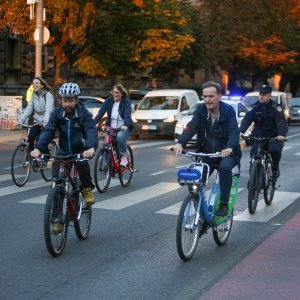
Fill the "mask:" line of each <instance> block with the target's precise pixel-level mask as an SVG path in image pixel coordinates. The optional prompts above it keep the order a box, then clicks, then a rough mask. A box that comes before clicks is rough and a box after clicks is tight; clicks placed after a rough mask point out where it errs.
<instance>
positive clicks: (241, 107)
mask: <svg viewBox="0 0 300 300" xmlns="http://www.w3.org/2000/svg"><path fill="white" fill-rule="evenodd" d="M222 101H223V102H225V103H227V104H229V105H231V106H232V107H233V109H234V111H235V114H236V120H237V122H238V126H239V127H240V126H241V123H242V120H243V118H244V116H245V115H246V113H247V112H248V111H249V109H248V108H247V106H246V105H245V104H244V103H243V102H242V101H233V100H222ZM198 105H201V102H200V103H196V105H194V106H193V107H192V108H191V109H190V110H189V111H188V112H187V114H186V115H185V116H183V117H182V118H181V119H180V120H178V122H177V124H176V127H175V133H174V138H175V142H177V141H178V137H179V136H180V135H181V134H182V132H183V129H184V128H186V125H187V124H188V123H189V122H190V121H191V119H192V117H193V115H194V112H195V110H196V109H197V107H198ZM252 130H253V124H252V125H251V126H250V127H249V128H248V130H247V131H246V132H245V135H250V134H251V132H252ZM196 138H197V135H196V134H195V135H194V136H193V137H192V139H191V140H190V143H191V144H194V143H195V142H196Z"/></svg>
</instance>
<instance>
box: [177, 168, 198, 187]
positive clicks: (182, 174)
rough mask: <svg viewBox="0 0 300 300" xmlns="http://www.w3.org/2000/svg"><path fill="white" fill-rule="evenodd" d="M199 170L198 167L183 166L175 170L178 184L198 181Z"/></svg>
mask: <svg viewBox="0 0 300 300" xmlns="http://www.w3.org/2000/svg"><path fill="white" fill-rule="evenodd" d="M201 175H202V174H201V172H200V170H198V169H195V168H194V169H189V168H183V169H180V170H179V171H178V172H177V176H178V182H179V184H180V185H185V184H189V183H198V182H199V181H200V179H201Z"/></svg>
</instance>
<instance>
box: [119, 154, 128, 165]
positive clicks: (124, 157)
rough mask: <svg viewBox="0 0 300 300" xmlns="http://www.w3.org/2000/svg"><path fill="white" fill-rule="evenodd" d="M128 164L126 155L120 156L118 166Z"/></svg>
mask: <svg viewBox="0 0 300 300" xmlns="http://www.w3.org/2000/svg"><path fill="white" fill-rule="evenodd" d="M127 165H128V159H127V157H126V156H122V159H121V162H120V166H122V167H126V166H127Z"/></svg>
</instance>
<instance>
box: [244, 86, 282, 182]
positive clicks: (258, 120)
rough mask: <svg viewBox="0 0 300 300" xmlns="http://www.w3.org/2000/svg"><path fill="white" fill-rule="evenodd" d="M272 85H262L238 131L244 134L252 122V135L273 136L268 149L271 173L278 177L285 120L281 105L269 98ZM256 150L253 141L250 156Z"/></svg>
mask: <svg viewBox="0 0 300 300" xmlns="http://www.w3.org/2000/svg"><path fill="white" fill-rule="evenodd" d="M271 92H272V87H270V86H269V85H263V86H262V87H261V88H260V90H259V101H257V102H256V103H255V104H254V105H253V109H252V110H251V111H249V112H247V114H246V116H245V117H244V119H243V121H242V124H241V127H240V132H241V134H244V133H245V131H246V130H247V129H248V127H249V126H250V125H251V123H252V122H254V129H253V131H252V135H253V136H255V137H265V138H271V137H275V138H276V141H274V142H270V143H269V145H268V151H269V153H270V155H271V156H272V160H273V166H272V168H273V174H274V176H275V177H279V174H280V173H279V161H280V158H281V152H282V148H283V140H284V139H285V135H286V128H287V127H286V121H285V118H284V115H283V113H282V107H281V106H280V105H279V104H277V103H276V102H275V101H272V100H271ZM256 152H257V144H256V143H255V144H254V145H253V146H252V149H251V153H250V155H251V157H252V156H253V155H254V153H256Z"/></svg>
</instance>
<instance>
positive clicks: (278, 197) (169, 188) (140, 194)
mask: <svg viewBox="0 0 300 300" xmlns="http://www.w3.org/2000/svg"><path fill="white" fill-rule="evenodd" d="M131 144H132V148H133V149H137V148H144V147H153V146H157V147H158V148H162V149H168V148H169V147H170V144H171V142H165V141H162V142H150V143H139V141H138V142H135V143H134V144H133V143H132V142H131ZM167 144H169V146H167ZM139 146H140V147H139ZM294 146H295V145H289V146H286V147H285V148H284V150H285V151H287V150H289V149H291V148H292V147H294ZM297 146H298V145H297ZM294 155H300V152H299V153H298V152H297V153H294ZM181 167H184V166H174V173H175V172H176V169H178V168H181ZM5 170H7V174H3V175H0V182H1V181H8V180H11V175H10V174H9V168H5ZM166 172H170V170H168V171H166V170H158V171H157V172H155V173H151V174H148V176H159V175H161V174H164V173H166ZM115 186H120V182H119V180H118V179H117V178H112V180H111V183H110V189H111V188H113V187H115ZM41 187H45V181H44V180H42V179H38V180H32V181H30V180H29V182H27V183H26V185H25V186H24V187H16V186H15V185H14V184H13V183H12V181H11V182H10V183H9V184H8V185H7V186H4V187H1V188H0V200H1V199H5V198H4V196H8V195H10V194H19V193H20V195H21V194H22V193H24V192H26V191H29V190H34V189H38V188H41ZM179 189H185V188H184V187H180V186H179V185H178V183H177V182H160V183H158V184H153V185H151V186H148V187H145V188H142V189H137V190H135V191H132V192H127V193H124V194H122V195H120V196H116V197H112V198H109V199H107V200H102V201H97V202H96V203H95V205H94V206H93V208H94V209H97V210H98V209H100V210H101V209H102V210H112V211H118V210H122V209H126V208H128V207H131V206H134V205H141V204H142V203H144V202H146V201H149V200H151V199H154V198H156V197H159V196H162V195H165V194H168V193H171V192H174V191H177V190H179ZM243 190H244V188H240V189H239V193H241V192H243ZM94 192H95V193H97V191H94ZM243 196H245V194H243ZM172 197H174V196H172ZM299 197H300V193H292V192H284V191H276V193H275V197H274V200H273V203H272V205H271V206H268V207H266V206H265V204H264V200H263V195H261V199H260V201H259V202H258V206H257V210H256V213H255V214H254V215H249V213H248V209H245V210H243V211H239V212H238V213H237V214H236V215H235V217H234V219H235V220H236V221H245V222H267V221H269V220H270V219H272V218H273V217H274V216H276V215H277V214H278V213H280V212H281V211H282V210H284V209H285V208H286V207H288V206H289V205H291V204H292V203H293V202H294V201H295V200H296V199H297V198H299ZM23 199H24V198H23ZM46 199H47V194H43V195H41V196H37V197H31V198H30V199H24V200H20V201H18V203H20V204H44V203H45V201H46ZM181 203H182V202H181V201H179V202H177V203H175V204H173V205H170V206H167V207H165V208H163V209H160V210H158V211H156V212H155V213H156V214H161V215H174V216H176V215H178V213H179V209H180V206H181Z"/></svg>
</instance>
